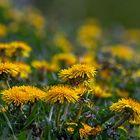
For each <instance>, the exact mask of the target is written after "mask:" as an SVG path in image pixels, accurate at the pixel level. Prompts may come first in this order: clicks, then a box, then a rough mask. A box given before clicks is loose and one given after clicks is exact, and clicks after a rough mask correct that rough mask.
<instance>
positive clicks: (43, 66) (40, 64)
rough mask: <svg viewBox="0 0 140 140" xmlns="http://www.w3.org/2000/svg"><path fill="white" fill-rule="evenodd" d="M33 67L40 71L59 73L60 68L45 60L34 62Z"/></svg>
mask: <svg viewBox="0 0 140 140" xmlns="http://www.w3.org/2000/svg"><path fill="white" fill-rule="evenodd" d="M32 66H33V67H34V68H36V69H38V70H43V71H57V70H58V66H57V64H55V63H49V62H47V61H45V60H40V61H39V60H34V61H33V62H32Z"/></svg>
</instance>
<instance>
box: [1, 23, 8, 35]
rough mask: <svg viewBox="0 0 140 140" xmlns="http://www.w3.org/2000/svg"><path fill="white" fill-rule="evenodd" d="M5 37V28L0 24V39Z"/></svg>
mask: <svg viewBox="0 0 140 140" xmlns="http://www.w3.org/2000/svg"><path fill="white" fill-rule="evenodd" d="M6 35H7V27H6V26H5V25H4V24H0V37H5V36H6Z"/></svg>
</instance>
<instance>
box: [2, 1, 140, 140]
mask: <svg viewBox="0 0 140 140" xmlns="http://www.w3.org/2000/svg"><path fill="white" fill-rule="evenodd" d="M1 9H2V10H3V12H0V15H2V16H0V17H2V18H3V17H4V20H3V19H2V21H5V20H7V19H9V20H8V22H7V21H6V22H2V23H0V37H1V38H2V40H3V39H4V41H3V42H1V43H0V93H1V94H0V101H1V103H0V113H1V114H2V115H3V117H0V119H1V122H2V123H1V127H0V129H1V128H2V129H3V130H4V131H5V130H6V131H5V132H6V134H7V133H8V136H7V137H6V138H5V137H4V138H3V137H1V138H3V139H9V137H10V136H11V135H13V136H14V138H16V137H18V138H19V137H20V138H21V137H22V136H23V137H24V136H25V135H27V137H28V139H54V140H55V139H56V138H57V139H96V138H97V139H98V138H99V139H100V138H102V139H118V137H119V136H120V139H121V136H122V133H120V131H119V130H120V129H121V130H122V131H125V132H126V133H127V136H128V137H129V136H131V135H134V136H135V135H136V136H138V137H139V125H140V111H139V110H140V103H139V102H138V101H136V100H134V99H133V98H134V97H135V98H136V97H137V92H138V91H139V90H138V89H139V81H140V80H139V79H140V70H139V67H138V66H139V60H140V57H139V55H137V54H139V48H137V47H138V44H139V43H140V42H139V40H140V31H139V30H132V29H131V30H125V32H122V34H121V36H123V37H124V38H125V40H124V42H126V40H127V44H125V43H116V42H115V43H111V42H112V40H110V39H109V38H110V36H108V34H106V31H104V29H103V28H102V27H101V26H100V24H99V23H98V22H97V21H95V20H93V19H89V20H87V21H85V22H84V23H83V24H82V25H80V26H78V27H77V30H75V31H76V34H75V33H74V34H75V35H76V36H75V37H70V36H71V34H67V33H66V32H63V31H62V32H60V31H56V32H53V33H52V31H51V30H49V29H52V28H49V27H48V26H49V24H48V25H47V28H48V29H47V30H46V21H45V18H44V17H43V16H42V15H41V14H40V12H39V11H38V10H36V9H32V8H29V9H28V8H27V9H26V8H25V9H24V10H23V11H24V12H23V11H22V10H17V9H14V10H13V9H12V8H11V6H10V4H8V5H7V4H6V3H5V2H4V1H3V2H1V1H0V11H1ZM48 22H49V21H48ZM52 26H53V24H52ZM23 29H24V30H23ZM45 31H49V32H47V33H46V32H45ZM50 32H51V33H52V34H51V35H50V36H49V37H48V35H49V33H50ZM25 34H26V39H27V38H30V41H29V40H28V39H27V40H28V41H29V42H30V43H29V42H28V41H27V42H24V41H11V42H5V40H7V39H9V38H12V37H13V36H15V35H17V36H18V37H19V38H20V39H23V40H26V39H25ZM46 34H47V36H46ZM69 37H70V38H69ZM114 37H115V36H113V38H114ZM32 39H33V40H32ZM72 39H74V40H72ZM118 39H119V38H118V37H117V39H116V40H118ZM44 40H45V41H44ZM105 40H106V42H110V43H109V44H107V43H105ZM122 40H123V38H121V40H119V41H118V42H122ZM28 43H29V44H28ZM46 43H48V44H46ZM103 44H104V45H103ZM131 44H135V47H132V46H133V45H131ZM30 45H31V46H30ZM52 48H53V50H52ZM135 48H136V50H137V52H138V53H137V52H136V51H135ZM32 49H33V52H32V54H31V51H32ZM30 54H31V55H30ZM134 62H135V63H134ZM132 92H133V95H132V94H131V93H132ZM120 97H121V99H119V98H120ZM116 100H118V101H116ZM15 116H16V117H15ZM3 118H5V119H3ZM6 124H8V125H7V126H6ZM6 127H8V129H6ZM2 129H1V131H3V130H2ZM9 129H10V130H9ZM5 132H2V133H3V135H4V136H5ZM2 133H1V132H0V135H1V134H2ZM123 134H124V133H123ZM129 134H130V135H129ZM30 136H31V137H30ZM127 136H126V139H127ZM134 138H135V137H134ZM128 139H131V137H129V138H128Z"/></svg>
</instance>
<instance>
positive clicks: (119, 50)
mask: <svg viewBox="0 0 140 140" xmlns="http://www.w3.org/2000/svg"><path fill="white" fill-rule="evenodd" d="M105 51H107V52H110V53H111V54H112V56H113V57H118V58H120V59H124V60H132V59H133V58H134V56H135V53H134V50H133V49H132V48H130V47H129V46H127V45H123V44H118V45H114V46H112V47H110V48H107V49H106V50H105Z"/></svg>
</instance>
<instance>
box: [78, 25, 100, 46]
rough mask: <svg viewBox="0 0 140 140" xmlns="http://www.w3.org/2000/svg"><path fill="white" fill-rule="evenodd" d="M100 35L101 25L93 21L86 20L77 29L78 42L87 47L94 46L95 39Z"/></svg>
mask: <svg viewBox="0 0 140 140" xmlns="http://www.w3.org/2000/svg"><path fill="white" fill-rule="evenodd" d="M101 35H102V30H101V27H100V26H99V25H98V24H96V23H94V22H87V23H85V24H84V25H82V26H81V27H80V28H79V30H78V35H77V38H78V41H79V42H80V44H81V45H82V46H84V47H87V48H91V47H93V48H95V47H96V40H97V39H99V38H100V37H101Z"/></svg>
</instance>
